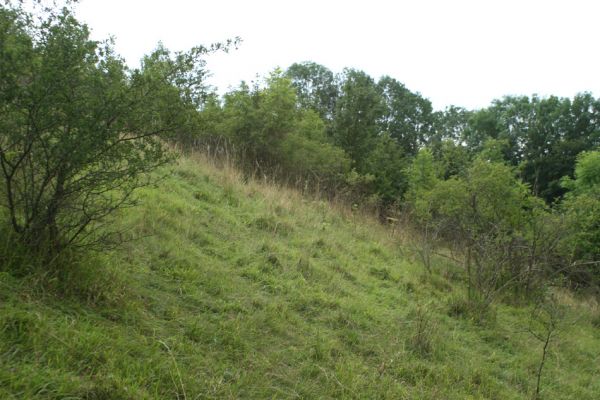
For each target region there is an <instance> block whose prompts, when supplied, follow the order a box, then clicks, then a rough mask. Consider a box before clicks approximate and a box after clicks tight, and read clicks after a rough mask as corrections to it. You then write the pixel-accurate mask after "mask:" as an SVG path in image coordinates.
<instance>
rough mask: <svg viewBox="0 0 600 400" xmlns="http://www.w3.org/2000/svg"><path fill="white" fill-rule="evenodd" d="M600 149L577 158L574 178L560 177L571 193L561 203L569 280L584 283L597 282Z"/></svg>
mask: <svg viewBox="0 0 600 400" xmlns="http://www.w3.org/2000/svg"><path fill="white" fill-rule="evenodd" d="M599 174H600V151H597V150H596V151H589V152H584V153H581V154H580V155H579V156H578V157H577V163H576V166H575V179H574V180H572V179H570V178H568V177H566V178H565V179H563V186H564V187H565V188H566V189H569V190H570V192H569V193H567V195H566V196H565V200H564V202H563V203H562V204H561V205H560V207H561V209H562V210H563V212H564V214H565V216H566V220H567V237H566V240H565V241H564V243H562V246H563V252H564V253H565V254H566V257H567V260H569V261H570V262H571V263H572V265H573V267H574V268H572V270H571V271H568V272H569V275H570V277H571V280H573V281H574V282H576V283H578V284H582V285H585V286H592V285H594V284H598V283H600V268H599V266H600V178H599V176H600V175H599Z"/></svg>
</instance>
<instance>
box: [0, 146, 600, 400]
mask: <svg viewBox="0 0 600 400" xmlns="http://www.w3.org/2000/svg"><path fill="white" fill-rule="evenodd" d="M161 172H163V173H164V172H166V175H167V178H166V179H164V180H163V181H161V182H160V184H158V185H157V186H156V187H152V188H146V189H144V190H142V191H140V193H139V196H140V200H141V205H140V206H139V207H138V208H134V209H129V210H126V211H123V212H122V213H121V214H120V215H119V216H118V218H116V220H115V222H114V223H115V224H116V225H118V226H120V227H121V228H122V229H123V230H125V238H127V239H132V240H130V241H127V242H125V244H124V245H123V246H122V247H120V248H119V249H116V250H113V251H112V252H110V253H109V254H103V255H90V256H88V257H86V258H85V259H80V260H75V261H72V262H71V263H70V264H69V265H70V266H69V267H68V268H67V269H66V270H63V271H61V272H60V273H46V274H44V273H42V272H39V271H38V272H34V273H29V274H26V275H24V276H18V275H15V273H14V272H10V271H11V270H7V268H4V270H5V272H0V398H1V399H146V398H148V399H154V398H156V399H212V398H226V399H227V398H232V399H233V398H242V399H247V398H251V399H267V398H277V399H280V398H281V399H287V398H290V399H291V398H304V399H313V398H315V399H317V398H318V399H321V398H325V399H326V398H355V399H403V398H406V399H523V398H531V397H532V396H533V392H534V390H535V373H536V370H537V366H538V362H539V359H540V356H541V351H542V344H541V343H540V342H538V341H536V339H534V338H533V337H532V336H531V335H530V334H528V333H527V332H526V328H527V326H528V320H529V318H530V312H531V308H530V307H528V306H524V305H521V306H510V305H506V304H496V305H495V313H494V316H495V318H493V319H492V320H490V321H487V322H486V323H476V322H475V321H473V320H472V319H470V318H468V316H465V315H460V313H457V312H455V311H456V309H457V308H460V304H458V303H460V299H461V298H463V297H464V294H465V288H464V286H463V284H462V283H460V279H457V278H456V277H457V276H459V277H460V271H459V270H457V267H455V266H452V265H447V264H446V263H445V261H444V260H436V264H435V265H434V267H435V268H434V269H435V273H434V274H433V275H431V276H427V275H426V274H425V272H424V269H423V268H422V267H421V266H420V265H419V264H418V262H417V261H416V260H417V258H415V257H414V255H413V254H411V252H410V251H409V249H408V248H407V247H405V246H403V245H402V244H401V243H402V241H401V240H400V239H399V238H398V237H391V235H390V231H389V230H387V229H386V228H384V227H382V226H379V225H378V224H377V223H376V222H375V221H374V220H372V219H369V218H368V217H364V216H360V215H353V214H352V213H351V212H347V211H344V210H343V209H342V208H341V207H334V206H332V205H330V204H327V203H324V202H319V201H312V200H310V199H308V198H303V197H301V196H300V195H299V194H297V193H295V192H293V191H290V190H287V189H282V188H278V187H276V186H274V185H268V184H262V183H258V182H255V181H249V182H247V183H243V182H244V179H242V178H241V177H240V176H239V175H238V174H236V173H235V171H232V170H231V169H228V168H225V169H221V170H219V169H217V168H214V167H212V166H211V165H209V163H207V162H205V161H202V160H199V159H191V158H182V159H181V160H180V162H179V163H178V164H177V165H176V166H173V167H171V168H169V169H166V170H163V171H161ZM5 251H6V250H5ZM449 279H451V280H449ZM562 299H563V301H564V303H565V304H567V303H568V304H569V307H570V308H569V312H568V314H567V317H566V318H565V320H564V322H563V326H562V327H561V330H560V331H559V332H558V334H557V336H556V337H555V339H554V340H553V341H552V342H551V345H550V352H549V357H548V359H547V362H546V366H545V369H544V373H543V377H542V397H543V398H547V399H577V400H584V399H598V398H599V394H600V379H598V377H599V376H600V329H599V328H598V322H597V321H598V320H599V317H598V307H597V305H594V304H589V302H588V303H586V302H584V301H582V300H581V299H575V298H574V296H573V295H570V294H568V293H563V294H562Z"/></svg>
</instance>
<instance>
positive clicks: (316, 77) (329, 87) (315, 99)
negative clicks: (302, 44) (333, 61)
mask: <svg viewBox="0 0 600 400" xmlns="http://www.w3.org/2000/svg"><path fill="white" fill-rule="evenodd" d="M285 76H286V77H288V78H289V79H290V80H291V82H292V85H293V86H294V87H295V88H296V95H297V98H298V104H299V105H300V107H302V108H307V109H311V110H313V111H316V112H317V114H319V116H320V117H321V118H323V120H325V121H331V120H332V119H333V114H334V112H335V105H336V101H337V98H338V95H339V93H338V86H337V82H336V78H335V75H334V74H333V72H331V71H330V70H329V69H327V68H326V67H324V66H322V65H320V64H317V63H314V62H310V61H307V62H302V63H294V64H292V65H290V67H289V68H288V69H287V70H286V72H285Z"/></svg>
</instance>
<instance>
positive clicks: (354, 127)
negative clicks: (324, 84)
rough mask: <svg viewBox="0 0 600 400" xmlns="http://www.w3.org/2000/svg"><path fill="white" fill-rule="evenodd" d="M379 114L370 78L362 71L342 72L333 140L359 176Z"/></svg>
mask: <svg viewBox="0 0 600 400" xmlns="http://www.w3.org/2000/svg"><path fill="white" fill-rule="evenodd" d="M383 113H384V107H383V103H382V98H381V95H380V93H379V90H378V88H377V85H376V84H375V81H374V80H373V78H371V77H370V76H369V75H367V74H366V73H364V72H362V71H357V70H353V69H348V70H345V71H344V80H343V83H342V85H341V93H340V97H339V99H338V101H337V104H336V111H335V119H334V121H333V139H334V143H335V144H336V145H338V146H340V147H341V148H342V149H344V151H346V153H347V154H348V155H349V156H350V158H351V159H352V166H353V167H354V168H356V169H357V171H358V172H359V173H363V172H365V171H364V168H365V160H366V158H367V155H368V154H369V153H370V152H371V150H372V149H373V147H374V144H375V138H376V137H377V136H378V134H379V133H380V130H379V126H378V123H377V122H378V120H379V119H380V118H381V116H382V115H383Z"/></svg>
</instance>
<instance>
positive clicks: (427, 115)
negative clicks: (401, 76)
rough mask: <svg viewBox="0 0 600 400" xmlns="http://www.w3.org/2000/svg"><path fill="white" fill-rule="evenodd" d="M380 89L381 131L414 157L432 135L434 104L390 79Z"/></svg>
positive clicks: (384, 80) (381, 81) (381, 83)
mask: <svg viewBox="0 0 600 400" xmlns="http://www.w3.org/2000/svg"><path fill="white" fill-rule="evenodd" d="M377 86H378V89H379V91H380V92H381V97H382V100H383V102H384V104H385V108H384V112H383V115H382V117H381V118H380V120H379V126H380V128H379V129H380V130H381V131H382V132H388V133H389V134H390V136H391V137H392V138H394V139H395V140H396V142H397V143H398V144H399V145H400V147H401V148H402V150H403V151H404V153H406V154H410V155H415V154H416V153H417V151H418V150H419V146H421V145H422V144H424V143H426V141H427V139H429V136H430V134H431V129H432V124H433V113H432V106H431V103H430V102H429V100H427V99H425V98H423V97H421V95H419V94H418V93H412V92H411V91H410V90H408V89H407V88H406V87H404V85H403V84H402V83H400V82H398V81H397V80H395V79H393V78H391V77H389V76H384V77H382V78H381V79H380V80H379V82H378V83H377Z"/></svg>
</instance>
